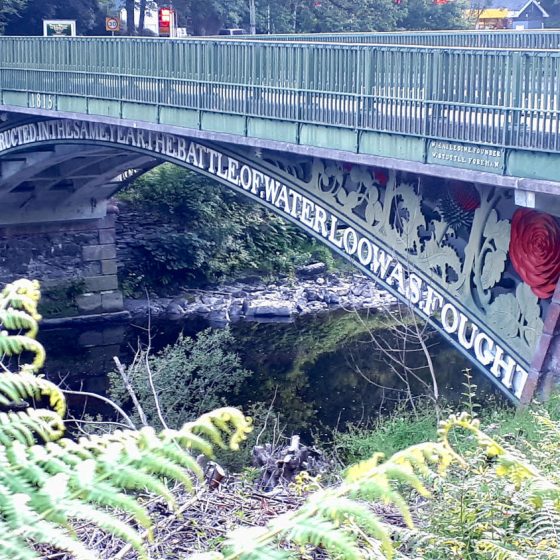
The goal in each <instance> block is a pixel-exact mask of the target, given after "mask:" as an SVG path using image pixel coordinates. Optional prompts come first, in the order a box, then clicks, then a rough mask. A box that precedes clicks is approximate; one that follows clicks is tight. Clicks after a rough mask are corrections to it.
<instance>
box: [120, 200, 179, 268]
mask: <svg viewBox="0 0 560 560" xmlns="http://www.w3.org/2000/svg"><path fill="white" fill-rule="evenodd" d="M115 228H116V246H117V262H118V266H119V269H121V270H134V269H136V268H137V266H138V258H139V253H138V247H139V246H142V245H143V242H144V241H147V240H149V239H153V238H154V237H158V236H161V235H162V234H165V233H173V232H177V231H178V227H177V226H176V225H175V224H169V223H166V222H165V221H164V220H163V218H162V217H161V214H157V213H155V212H154V213H150V212H148V211H145V210H141V211H140V210H136V209H134V206H133V205H132V204H128V203H127V202H123V201H121V200H119V202H118V216H117V219H116V222H115Z"/></svg>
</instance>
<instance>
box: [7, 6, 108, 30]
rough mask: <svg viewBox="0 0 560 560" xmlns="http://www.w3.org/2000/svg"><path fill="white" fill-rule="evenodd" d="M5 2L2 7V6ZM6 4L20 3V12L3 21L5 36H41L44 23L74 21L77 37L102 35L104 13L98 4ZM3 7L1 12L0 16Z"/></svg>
mask: <svg viewBox="0 0 560 560" xmlns="http://www.w3.org/2000/svg"><path fill="white" fill-rule="evenodd" d="M5 1H6V0H4V2H3V3H2V6H4V3H5ZM7 2H8V4H12V5H14V3H19V4H20V5H21V6H22V10H21V11H20V12H19V13H15V12H14V11H13V10H12V12H10V14H11V15H10V14H9V17H8V18H7V19H6V29H5V31H6V34H8V35H42V34H43V20H44V19H53V18H60V19H75V20H76V22H77V31H78V33H79V34H80V35H87V34H90V33H93V34H96V33H98V34H99V33H100V32H102V31H101V30H102V29H104V27H103V28H102V24H103V13H102V11H101V9H100V6H99V3H98V0H71V2H68V3H67V4H62V3H61V2H59V1H58V0H7ZM3 11H4V7H2V9H1V10H0V14H2V13H3Z"/></svg>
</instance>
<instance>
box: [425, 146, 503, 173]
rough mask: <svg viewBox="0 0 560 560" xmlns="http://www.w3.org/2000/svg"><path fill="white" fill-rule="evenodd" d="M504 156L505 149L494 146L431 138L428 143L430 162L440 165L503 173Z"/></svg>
mask: <svg viewBox="0 0 560 560" xmlns="http://www.w3.org/2000/svg"><path fill="white" fill-rule="evenodd" d="M504 158H505V154H504V149H503V148H495V147H493V146H473V145H469V144H460V143H458V142H447V141H445V140H431V141H430V143H429V145H428V163H437V164H439V165H450V166H453V167H463V168H464V169H474V170H476V171H489V172H490V173H498V174H501V173H502V170H503V168H504Z"/></svg>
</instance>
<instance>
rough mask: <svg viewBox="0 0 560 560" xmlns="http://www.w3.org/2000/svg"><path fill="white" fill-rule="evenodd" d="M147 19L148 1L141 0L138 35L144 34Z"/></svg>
mask: <svg viewBox="0 0 560 560" xmlns="http://www.w3.org/2000/svg"><path fill="white" fill-rule="evenodd" d="M145 19H146V0H140V19H139V20H138V33H139V34H140V35H143V34H144V20H145Z"/></svg>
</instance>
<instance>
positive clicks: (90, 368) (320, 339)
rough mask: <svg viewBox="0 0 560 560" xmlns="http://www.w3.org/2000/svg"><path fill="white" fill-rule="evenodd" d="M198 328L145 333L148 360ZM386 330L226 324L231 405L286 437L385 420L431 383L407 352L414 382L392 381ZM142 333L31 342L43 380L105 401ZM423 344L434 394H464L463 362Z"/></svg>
mask: <svg viewBox="0 0 560 560" xmlns="http://www.w3.org/2000/svg"><path fill="white" fill-rule="evenodd" d="M207 326H208V325H207V323H206V322H205V321H203V320H200V319H199V320H191V321H184V322H170V321H167V322H165V323H155V324H152V325H151V326H150V333H151V346H152V348H153V349H154V350H155V351H157V350H159V349H161V348H163V347H164V346H165V345H167V344H171V343H173V342H174V341H175V340H176V339H177V337H178V335H179V334H180V333H181V332H183V333H184V334H186V335H189V336H193V335H195V334H196V333H197V332H199V331H200V330H202V329H204V328H206V327H207ZM387 327H388V324H387V319H386V318H383V317H382V316H381V315H380V314H376V313H370V314H365V315H361V316H358V315H356V314H354V313H348V312H337V313H332V314H323V315H319V316H314V317H309V316H308V317H299V318H297V319H296V320H295V321H294V322H292V323H252V322H239V323H235V324H233V325H232V326H231V330H232V334H233V335H234V338H235V340H236V343H237V351H238V352H239V354H240V356H241V359H242V363H243V365H244V367H246V368H248V369H249V370H251V371H252V372H253V375H252V376H251V377H250V378H249V379H248V380H247V381H246V382H245V383H244V385H243V386H242V387H241V388H240V392H239V394H238V395H237V396H234V397H233V398H232V399H231V400H232V402H231V403H230V404H232V405H238V406H242V407H247V406H248V405H250V404H251V403H256V402H265V403H267V405H268V404H270V403H271V401H274V408H275V410H276V411H278V412H280V414H281V416H282V420H283V422H284V423H285V425H286V426H287V429H288V430H289V431H307V430H308V429H311V428H313V429H315V430H317V429H320V427H321V426H323V425H324V426H330V427H333V426H338V427H340V428H343V427H344V425H345V424H346V423H347V422H359V421H366V420H368V419H371V418H375V417H376V416H378V415H379V414H384V413H386V412H387V410H390V409H391V408H392V407H393V406H394V404H395V403H396V402H397V401H398V400H402V399H403V398H405V397H406V396H407V394H409V395H413V396H418V395H421V394H425V393H426V392H427V388H426V384H428V385H429V384H430V378H429V373H428V371H427V370H426V369H425V368H422V366H423V365H424V364H425V357H424V355H423V353H422V352H421V351H420V349H419V347H418V346H417V345H416V346H415V345H413V344H412V345H410V344H409V345H408V351H407V352H406V354H404V353H401V352H396V354H397V355H398V358H399V359H400V360H404V361H405V362H406V365H407V366H408V368H409V371H410V372H412V373H413V375H409V376H408V377H407V378H404V377H403V376H402V375H401V376H400V377H399V373H400V370H399V368H398V367H397V363H396V362H397V361H398V360H397V361H396V360H395V359H394V357H393V356H390V355H389V354H388V353H387V349H398V348H399V342H398V341H397V340H396V339H395V337H394V334H393V333H392V332H391V331H390V330H389V329H388V328H387ZM147 332H148V330H147V327H146V325H140V326H138V325H136V326H135V325H131V324H126V325H123V324H118V325H115V324H113V325H111V324H108V325H95V326H90V327H87V328H82V329H79V330H78V329H43V330H42V331H41V335H40V340H41V342H43V344H44V345H45V347H46V349H47V362H46V373H47V376H48V377H49V378H50V379H53V380H54V381H60V380H64V382H65V383H67V384H68V385H70V386H71V387H72V388H76V387H79V388H82V389H83V390H86V391H90V392H94V393H99V394H104V393H105V392H106V390H107V376H106V374H107V372H108V371H111V370H113V369H114V362H113V356H119V357H120V359H121V360H122V361H123V363H128V362H130V361H131V359H132V357H133V355H134V352H135V350H136V349H137V348H138V344H139V341H140V342H143V343H145V342H146V340H147V338H148V336H147ZM372 336H374V337H376V340H378V341H379V342H378V343H377V344H375V343H373V342H372ZM426 341H427V342H428V343H429V344H430V352H431V355H432V359H433V361H434V367H435V371H436V372H437V381H438V385H439V387H440V392H441V393H442V394H443V395H445V396H446V397H450V398H456V397H457V395H459V394H460V393H461V392H462V390H463V388H462V383H463V381H464V377H463V375H462V373H461V372H462V370H463V369H464V368H466V367H469V364H468V362H467V361H466V360H465V359H464V358H463V357H462V356H461V355H460V354H459V353H458V352H456V351H455V350H454V349H453V348H452V347H451V346H450V345H448V344H447V343H446V342H445V341H444V340H442V339H441V338H438V337H437V336H436V335H435V334H430V335H427V336H426ZM414 376H417V378H416V379H415V378H414ZM475 383H477V384H478V385H479V386H480V388H481V389H483V390H486V391H491V390H492V389H491V388H490V387H489V383H487V382H485V380H484V379H483V378H482V377H481V376H475ZM71 404H72V405H73V406H74V407H82V406H83V404H84V403H83V402H78V401H77V400H76V399H73V400H72V401H71ZM89 404H92V402H90V403H89ZM94 410H95V409H94Z"/></svg>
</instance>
